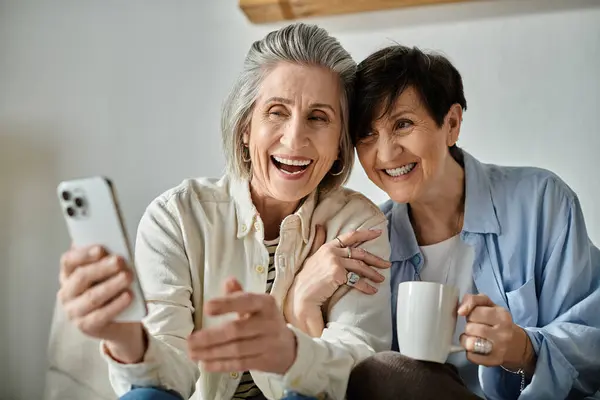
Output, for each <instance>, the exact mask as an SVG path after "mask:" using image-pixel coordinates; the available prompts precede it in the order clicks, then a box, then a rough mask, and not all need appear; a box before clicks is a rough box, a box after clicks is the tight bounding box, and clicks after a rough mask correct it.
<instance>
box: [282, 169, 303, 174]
mask: <svg viewBox="0 0 600 400" xmlns="http://www.w3.org/2000/svg"><path fill="white" fill-rule="evenodd" d="M280 171H281V172H283V173H284V174H288V175H297V174H301V173H303V172H304V171H306V170H304V169H301V170H300V171H296V172H288V171H286V170H285V169H280Z"/></svg>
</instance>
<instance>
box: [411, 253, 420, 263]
mask: <svg viewBox="0 0 600 400" xmlns="http://www.w3.org/2000/svg"><path fill="white" fill-rule="evenodd" d="M420 263H421V255H420V254H415V256H414V257H413V264H414V265H419V264H420Z"/></svg>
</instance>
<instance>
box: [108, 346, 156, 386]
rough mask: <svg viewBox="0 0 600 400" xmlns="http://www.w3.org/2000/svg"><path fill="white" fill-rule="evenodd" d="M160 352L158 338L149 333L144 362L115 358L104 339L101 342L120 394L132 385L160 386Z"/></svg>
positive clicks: (111, 374)
mask: <svg viewBox="0 0 600 400" xmlns="http://www.w3.org/2000/svg"><path fill="white" fill-rule="evenodd" d="M158 353H159V349H158V346H157V343H156V339H155V338H154V337H152V336H151V335H148V348H147V349H146V353H145V354H144V358H143V360H142V362H140V363H136V364H124V363H121V362H119V361H118V360H116V359H115V358H113V356H112V355H111V354H110V351H109V350H108V347H107V346H106V342H105V341H104V340H102V341H101V342H100V354H101V355H102V358H103V359H104V360H105V361H106V363H107V364H108V369H109V374H110V379H111V383H112V384H113V387H114V388H115V391H116V392H117V394H119V395H122V394H123V393H125V392H128V391H129V390H131V387H132V386H143V387H147V386H160V380H159V376H158V369H159V362H158V360H159V359H160V357H159V355H158Z"/></svg>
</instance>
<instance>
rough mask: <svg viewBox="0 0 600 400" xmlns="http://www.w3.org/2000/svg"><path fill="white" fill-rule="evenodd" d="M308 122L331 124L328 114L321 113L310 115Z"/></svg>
mask: <svg viewBox="0 0 600 400" xmlns="http://www.w3.org/2000/svg"><path fill="white" fill-rule="evenodd" d="M308 120H309V121H318V122H329V118H328V117H327V114H325V113H323V112H320V111H318V112H312V113H310V115H309V116H308Z"/></svg>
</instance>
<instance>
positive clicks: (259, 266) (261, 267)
mask: <svg viewBox="0 0 600 400" xmlns="http://www.w3.org/2000/svg"><path fill="white" fill-rule="evenodd" d="M256 272H258V273H259V274H262V273H264V272H265V267H263V266H262V265H257V266H256Z"/></svg>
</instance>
